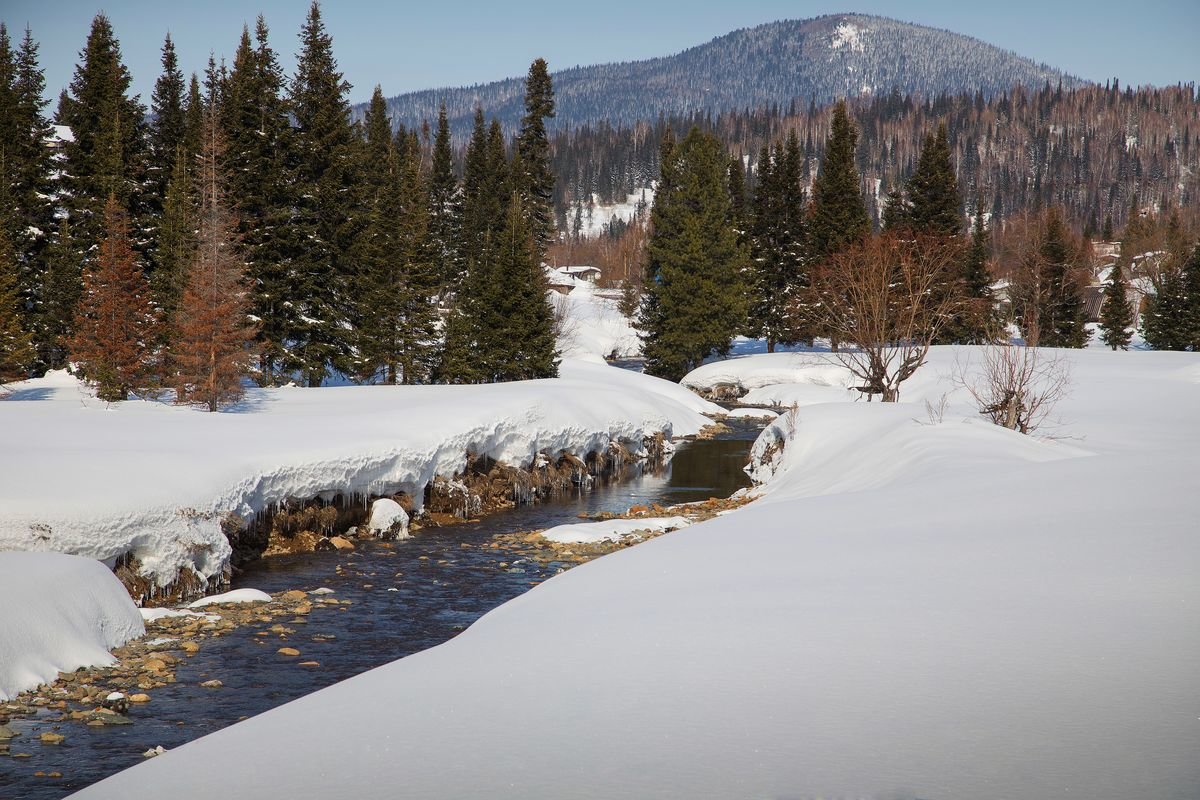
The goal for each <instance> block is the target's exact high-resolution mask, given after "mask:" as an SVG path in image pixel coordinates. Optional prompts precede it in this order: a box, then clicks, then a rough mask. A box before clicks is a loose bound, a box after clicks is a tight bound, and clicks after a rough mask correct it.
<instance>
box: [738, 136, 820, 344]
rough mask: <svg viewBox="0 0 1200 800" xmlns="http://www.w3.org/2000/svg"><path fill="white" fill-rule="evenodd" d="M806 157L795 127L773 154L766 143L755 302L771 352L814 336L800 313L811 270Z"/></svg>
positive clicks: (755, 241)
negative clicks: (804, 178)
mask: <svg viewBox="0 0 1200 800" xmlns="http://www.w3.org/2000/svg"><path fill="white" fill-rule="evenodd" d="M801 163H802V156H801V153H800V142H799V139H798V138H797V137H796V134H795V132H794V131H793V132H791V133H789V134H788V137H787V141H786V143H785V144H783V145H776V146H775V148H774V152H773V154H771V153H770V151H768V150H767V148H766V147H765V146H764V148H763V151H762V153H761V154H760V160H759V183H758V187H757V190H756V192H755V195H754V225H753V229H752V236H751V256H752V258H753V264H754V268H753V270H752V274H753V280H754V283H753V288H754V291H753V295H754V300H753V307H752V310H751V314H750V316H751V320H752V323H753V326H754V332H755V334H756V335H759V336H762V337H763V338H765V339H766V340H767V352H774V351H775V346H776V344H778V343H784V344H790V343H791V342H794V341H797V340H798V339H799V338H811V335H812V334H811V332H810V330H809V325H808V324H807V323H804V322H803V320H801V319H800V318H799V315H798V313H797V312H798V310H802V309H801V308H800V306H799V305H798V298H799V297H800V296H801V294H802V293H803V291H804V290H805V289H806V288H807V287H808V275H807V273H806V269H805V245H806V242H805V221H804V212H805V197H804V190H803V188H802V187H801V179H800V169H801Z"/></svg>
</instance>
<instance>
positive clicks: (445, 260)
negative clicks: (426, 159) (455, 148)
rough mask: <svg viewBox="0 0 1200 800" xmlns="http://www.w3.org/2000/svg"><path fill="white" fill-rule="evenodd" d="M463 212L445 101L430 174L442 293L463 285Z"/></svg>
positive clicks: (433, 246)
mask: <svg viewBox="0 0 1200 800" xmlns="http://www.w3.org/2000/svg"><path fill="white" fill-rule="evenodd" d="M461 214H462V206H461V203H460V198H459V193H458V179H457V178H456V177H455V175H454V160H453V153H452V152H451V149H450V123H449V121H448V120H447V118H446V104H445V103H442V105H441V107H440V108H439V109H438V121H437V135H436V136H435V137H434V140H433V167H432V172H431V174H430V176H429V248H430V255H431V257H432V259H433V265H434V272H435V274H436V275H437V277H438V283H439V288H440V291H441V294H442V295H443V296H445V295H447V294H452V293H454V292H456V291H458V289H459V288H460V287H461V285H462V271H463V270H462V259H461V257H460V254H459V242H460V238H461V231H460V227H461V225H460V223H461V219H460V217H461Z"/></svg>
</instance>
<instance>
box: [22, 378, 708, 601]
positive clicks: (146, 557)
mask: <svg viewBox="0 0 1200 800" xmlns="http://www.w3.org/2000/svg"><path fill="white" fill-rule="evenodd" d="M562 375H563V377H561V378H559V379H555V380H543V381H527V382H521V383H511V384H497V385H489V386H415V387H411V386H410V387H401V386H353V387H338V388H323V389H299V388H282V389H269V390H268V389H258V390H252V391H251V392H250V393H249V394H248V395H247V398H246V400H245V402H244V403H243V404H242V406H241V408H240V409H239V410H237V411H236V412H235V413H221V414H207V413H203V412H200V411H196V410H193V409H189V408H178V407H173V406H169V405H165V404H162V403H154V402H142V401H130V402H126V403H120V404H115V405H111V406H110V405H108V404H105V403H103V402H100V401H98V400H96V399H95V398H94V396H92V394H91V393H90V392H88V391H86V389H85V388H84V387H83V386H82V385H81V384H79V383H78V382H77V381H76V380H75V379H73V378H72V377H70V376H69V375H66V374H65V373H61V372H60V373H52V374H50V375H48V376H47V377H45V378H42V379H39V380H35V381H27V382H25V383H21V384H15V385H14V386H13V388H14V389H15V392H14V395H13V397H12V398H11V399H9V400H6V401H4V402H0V429H2V430H4V431H5V438H6V441H5V458H4V459H3V460H0V548H2V549H6V550H52V551H60V552H68V553H75V554H79V555H86V556H90V557H92V558H97V559H101V560H107V561H109V562H110V563H111V562H112V560H113V559H115V558H116V557H118V556H122V555H125V554H131V555H132V556H134V557H136V558H137V559H138V560H139V561H140V563H141V566H142V571H143V572H144V573H145V574H147V575H149V576H153V577H154V578H155V579H156V580H157V582H158V583H159V585H165V584H166V583H168V582H170V581H171V580H172V579H174V577H175V576H176V574H177V571H178V570H179V569H180V568H183V567H191V568H192V569H194V570H195V571H196V572H197V573H198V574H199V575H200V576H201V577H202V578H206V579H207V578H209V577H211V576H214V575H218V574H220V572H221V570H222V569H223V567H224V566H225V564H226V563H227V561H228V558H229V554H230V549H229V544H228V542H227V541H226V539H225V536H224V535H223V534H222V533H221V521H222V519H223V517H224V516H225V515H226V514H228V513H230V512H232V513H235V514H238V515H240V516H242V517H244V518H247V517H250V516H251V515H253V514H254V513H255V512H258V511H261V510H263V509H266V508H268V507H270V506H271V505H272V504H273V503H277V502H280V501H282V500H284V499H287V498H289V497H295V498H310V497H316V496H319V495H324V496H327V497H332V496H333V495H334V494H336V493H338V492H347V493H349V492H357V493H361V494H363V495H386V494H391V493H394V492H399V491H404V492H407V493H408V494H409V495H410V496H412V497H414V498H415V499H416V500H417V501H418V502H419V501H420V498H421V496H422V491H423V489H424V487H425V485H426V484H427V483H429V482H430V481H431V480H432V479H433V477H434V475H437V474H441V475H447V476H448V475H453V474H455V473H457V472H459V471H461V470H462V469H463V467H464V466H465V463H466V454H467V453H468V452H470V453H473V454H475V455H477V456H478V455H489V456H491V457H492V458H495V459H497V460H499V461H505V462H508V463H511V464H514V465H526V464H528V463H530V462H531V461H532V460H533V459H534V458H535V457H536V455H537V454H538V453H539V452H542V451H545V452H548V453H551V454H557V453H558V452H559V451H564V450H565V451H567V452H570V453H573V454H576V455H579V456H584V455H586V454H587V453H589V452H591V451H594V450H602V449H603V448H604V447H606V446H607V444H608V443H609V442H610V441H611V440H617V441H620V442H623V443H625V444H626V446H627V447H628V448H629V449H630V450H631V451H633V452H638V451H640V450H641V448H642V441H643V437H645V436H648V435H651V434H653V433H655V432H658V431H663V432H665V433H666V434H667V435H687V434H692V433H695V432H697V431H698V430H699V429H700V428H701V427H702V426H703V425H704V424H706V423H707V421H708V420H706V419H705V418H704V417H702V416H701V415H700V413H699V412H700V411H705V410H719V409H716V407H715V406H710V405H709V404H706V403H703V401H700V404H697V402H696V398H694V397H690V396H688V395H689V394H690V393H688V392H686V391H685V390H682V389H681V388H680V387H679V386H677V385H674V384H668V383H667V382H665V381H660V380H657V379H654V378H650V377H647V376H643V375H638V374H635V373H631V372H627V371H624V370H618V369H614V368H611V367H607V366H603V365H591V364H575V363H572V362H570V361H566V362H564V364H563V367H562Z"/></svg>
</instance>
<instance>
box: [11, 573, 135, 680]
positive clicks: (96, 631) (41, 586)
mask: <svg viewBox="0 0 1200 800" xmlns="http://www.w3.org/2000/svg"><path fill="white" fill-rule="evenodd" d="M145 631H146V629H145V626H144V625H143V624H142V617H141V615H140V614H139V613H138V610H137V608H136V607H134V605H133V601H132V600H130V599H129V595H128V594H127V593H126V591H125V587H124V586H122V585H121V582H120V581H118V580H117V578H116V576H115V575H113V573H112V571H111V570H109V569H108V567H106V566H104V565H103V564H101V563H100V562H98V561H95V560H93V559H90V558H80V557H78V556H68V555H62V554H60V553H11V552H0V700H9V699H11V698H13V697H14V696H16V695H17V694H18V693H19V692H23V691H25V690H26V689H32V688H34V687H35V686H37V685H39V684H42V683H50V682H51V681H53V680H54V679H55V678H56V677H57V676H58V673H59V672H70V671H72V670H76V669H78V668H79V667H84V666H90V665H94V664H111V663H112V661H113V657H112V655H111V654H110V653H109V650H111V649H112V648H114V647H119V646H121V645H123V644H125V642H127V641H129V640H130V639H133V638H135V637H137V636H141V635H142V634H143V633H145Z"/></svg>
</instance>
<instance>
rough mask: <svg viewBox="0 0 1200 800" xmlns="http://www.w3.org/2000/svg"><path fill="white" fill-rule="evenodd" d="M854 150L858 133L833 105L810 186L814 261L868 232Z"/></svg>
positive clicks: (843, 108)
mask: <svg viewBox="0 0 1200 800" xmlns="http://www.w3.org/2000/svg"><path fill="white" fill-rule="evenodd" d="M857 149H858V131H856V130H855V129H854V125H853V124H852V123H851V122H850V117H849V115H848V114H847V112H846V103H845V101H841V102H839V103H838V104H837V105H836V106H834V109H833V122H832V125H831V127H830V132H829V139H828V140H826V142H825V153H824V154H823V155H822V157H821V166H820V169H819V171H818V173H817V179H816V181H815V182H814V183H813V202H812V215H811V219H810V222H809V234H810V242H811V253H812V256H813V258H814V259H815V260H818V261H819V260H822V259H825V258H828V257H829V256H830V255H832V254H833V253H836V252H839V251H841V250H842V249H844V248H845V247H846V246H847V245H848V244H850V243H852V242H856V241H858V240H859V239H861V238H862V237H864V236H866V235H867V234H868V233H869V232H870V230H871V218H870V217H869V216H868V215H867V208H866V205H865V204H864V203H863V197H862V191H861V188H860V186H859V183H860V182H859V176H858V168H857V167H856V166H855V154H856V151H857Z"/></svg>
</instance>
